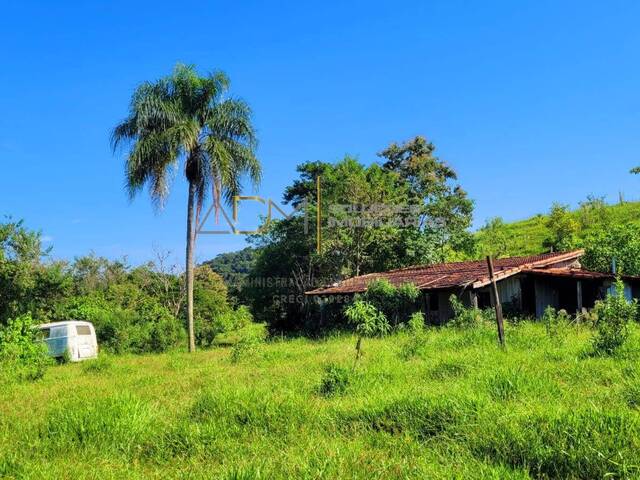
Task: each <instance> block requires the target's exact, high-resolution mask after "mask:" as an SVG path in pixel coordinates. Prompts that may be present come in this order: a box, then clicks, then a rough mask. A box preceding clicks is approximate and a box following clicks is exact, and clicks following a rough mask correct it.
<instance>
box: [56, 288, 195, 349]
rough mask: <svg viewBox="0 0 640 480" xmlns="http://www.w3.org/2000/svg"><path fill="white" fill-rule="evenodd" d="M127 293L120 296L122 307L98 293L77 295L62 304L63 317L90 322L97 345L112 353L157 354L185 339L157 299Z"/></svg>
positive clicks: (177, 324)
mask: <svg viewBox="0 0 640 480" xmlns="http://www.w3.org/2000/svg"><path fill="white" fill-rule="evenodd" d="M134 290H135V289H134ZM123 295H124V294H123ZM127 295H129V297H135V298H127V299H124V297H123V299H122V303H123V304H125V306H122V305H118V304H115V303H113V302H111V301H108V300H107V299H106V298H105V297H104V296H103V295H102V294H99V293H94V294H91V295H86V296H83V297H76V298H73V299H71V300H70V301H68V302H67V304H66V305H65V306H64V308H63V309H62V316H63V317H64V318H68V319H74V320H85V321H88V322H91V323H93V324H94V326H95V328H96V336H97V338H98V343H99V344H100V346H101V347H102V348H103V349H107V350H109V351H112V352H114V353H146V352H157V353H160V352H164V351H167V350H169V349H171V348H173V347H174V346H175V345H177V344H178V343H180V342H181V341H182V340H183V339H184V338H185V332H184V327H183V326H182V324H181V322H180V320H178V319H177V318H175V317H174V316H173V315H172V314H171V313H170V312H169V310H168V309H167V308H166V307H164V306H162V305H160V304H159V303H158V301H157V300H156V299H154V298H152V297H149V296H146V295H144V294H140V293H138V294H132V293H129V294H127Z"/></svg>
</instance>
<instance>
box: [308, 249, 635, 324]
mask: <svg viewBox="0 0 640 480" xmlns="http://www.w3.org/2000/svg"><path fill="white" fill-rule="evenodd" d="M583 254H584V251H583V250H574V251H570V252H559V253H545V254H541V255H533V256H527V257H511V258H500V259H497V260H494V270H495V278H496V281H497V285H498V294H499V297H500V302H501V304H502V306H503V308H504V309H505V310H507V311H512V312H513V311H515V312H519V313H521V314H524V315H529V316H535V317H540V316H542V313H543V312H544V309H545V308H546V307H547V306H548V305H551V306H553V307H554V308H556V309H565V310H566V311H567V312H569V313H574V312H580V311H582V310H583V309H584V308H587V309H588V308H591V307H593V306H594V303H595V301H596V300H597V299H600V298H604V296H605V295H606V292H607V290H608V289H610V288H611V285H612V283H613V281H614V279H615V277H614V275H613V274H611V273H601V272H592V271H588V270H585V269H583V268H582V267H581V265H580V257H581V256H582V255H583ZM382 278H385V279H387V280H389V282H391V283H392V284H394V285H400V284H403V283H413V284H415V285H416V286H417V287H418V288H419V289H420V290H421V292H422V299H421V301H422V307H423V310H424V312H425V314H426V318H427V320H428V321H429V322H430V323H436V324H441V323H444V322H446V321H447V320H448V319H449V318H451V316H452V313H453V312H452V310H451V306H450V304H449V297H450V296H451V294H455V295H457V296H458V297H459V298H460V299H461V300H462V301H463V303H465V305H467V306H472V305H473V306H477V307H479V308H487V307H490V306H491V305H492V303H491V295H490V291H491V289H490V283H491V281H490V279H489V270H488V266H487V263H486V261H484V260H478V261H469V262H454V263H440V264H434V265H422V266H412V267H406V268H400V269H396V270H390V271H388V272H382V273H370V274H367V275H360V276H358V277H352V278H348V279H346V280H343V281H341V282H338V283H335V284H333V285H330V286H326V287H323V288H318V289H315V290H312V291H309V292H306V294H307V295H316V296H320V297H321V298H328V297H331V296H334V295H352V294H355V293H358V292H364V291H365V290H366V289H367V285H368V284H369V283H370V282H372V281H374V280H376V279H382ZM623 280H624V282H625V295H626V296H627V297H628V298H631V297H634V298H638V297H640V278H638V277H629V276H623Z"/></svg>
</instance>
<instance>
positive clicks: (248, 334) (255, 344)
mask: <svg viewBox="0 0 640 480" xmlns="http://www.w3.org/2000/svg"><path fill="white" fill-rule="evenodd" d="M256 327H259V328H245V329H244V330H243V331H242V332H241V335H240V338H239V339H238V340H237V341H236V343H235V344H234V345H233V347H231V355H230V360H231V363H238V362H240V361H241V360H243V359H245V358H248V357H251V356H253V355H254V354H255V353H256V352H257V351H258V349H259V348H260V345H262V344H263V343H264V341H265V339H266V337H267V332H266V330H265V327H264V325H256Z"/></svg>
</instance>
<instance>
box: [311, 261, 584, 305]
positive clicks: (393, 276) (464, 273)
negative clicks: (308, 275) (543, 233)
mask: <svg viewBox="0 0 640 480" xmlns="http://www.w3.org/2000/svg"><path fill="white" fill-rule="evenodd" d="M583 253H584V251H583V250H573V251H571V252H558V253H544V254H541V255H531V256H527V257H510V258H499V259H497V260H494V262H493V265H494V270H495V276H496V279H497V280H501V279H503V278H506V277H509V276H511V275H515V274H516V273H519V272H521V271H523V270H527V269H534V268H537V269H540V268H544V267H547V266H559V265H563V264H564V265H566V264H568V263H571V262H573V261H575V260H576V259H578V258H579V257H580V256H581V255H582V254H583ZM382 278H386V279H387V280H389V282H391V283H392V284H393V285H401V284H403V283H413V284H415V285H416V286H417V287H418V288H420V289H421V290H430V289H439V288H450V287H462V286H467V285H470V286H473V287H474V288H479V287H482V286H484V285H487V284H488V283H489V270H488V267H487V262H486V260H474V261H470V262H453V263H437V264H434V265H415V266H412V267H405V268H399V269H396V270H389V271H388V272H381V273H369V274H367V275H360V276H359V277H352V278H348V279H346V280H342V281H341V282H338V283H335V284H333V285H330V286H326V287H322V288H317V289H315V290H311V291H309V292H306V294H307V295H333V294H342V293H356V292H364V291H365V290H366V289H367V286H368V285H369V283H371V282H372V281H374V280H378V279H382Z"/></svg>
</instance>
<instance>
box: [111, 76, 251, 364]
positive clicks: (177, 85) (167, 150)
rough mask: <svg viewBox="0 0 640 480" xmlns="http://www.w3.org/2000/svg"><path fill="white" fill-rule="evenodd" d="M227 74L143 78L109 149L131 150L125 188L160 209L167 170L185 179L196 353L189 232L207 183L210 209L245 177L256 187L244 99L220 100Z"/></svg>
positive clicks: (190, 311) (188, 280) (189, 255)
mask: <svg viewBox="0 0 640 480" xmlns="http://www.w3.org/2000/svg"><path fill="white" fill-rule="evenodd" d="M228 89H229V79H228V77H227V76H226V75H225V74H224V73H222V72H215V73H212V74H210V75H208V76H206V77H201V76H199V75H198V73H197V72H196V70H195V68H194V67H193V66H186V65H181V64H178V65H177V66H176V67H175V69H174V71H173V73H172V74H171V75H169V76H167V77H164V78H161V79H160V80H158V81H155V82H146V83H143V84H142V85H141V86H140V87H138V88H137V89H136V91H135V92H134V94H133V96H132V99H131V105H130V107H129V115H128V116H127V118H126V119H125V120H124V121H122V122H121V123H120V124H118V125H117V126H116V127H115V129H114V130H113V133H112V139H111V143H112V147H113V149H114V152H115V151H116V150H117V149H118V147H120V146H125V147H129V151H128V154H127V159H126V168H125V170H126V186H127V189H128V192H129V195H130V197H132V198H133V197H134V196H135V195H136V194H137V193H139V192H140V190H141V189H142V188H143V187H145V186H147V187H148V188H149V194H150V196H151V199H152V201H153V203H154V205H155V206H156V207H157V208H161V207H162V206H163V204H164V202H165V200H166V198H167V196H168V194H169V187H170V179H171V176H172V173H173V172H174V171H175V170H176V169H177V168H178V167H179V166H182V168H183V169H184V174H185V177H186V180H187V183H188V198H187V241H186V274H185V277H186V285H187V325H188V331H189V351H191V352H193V351H194V350H195V335H194V325H193V282H194V257H195V243H196V242H195V240H196V238H195V230H196V224H197V223H198V220H199V215H200V212H201V210H202V206H203V204H204V201H205V199H206V197H207V193H208V191H209V188H211V190H212V200H213V204H214V206H215V207H216V209H217V208H218V207H219V206H220V204H221V199H223V198H224V199H225V200H227V201H230V200H231V199H232V197H233V196H234V195H237V194H239V193H240V191H241V179H242V177H243V176H244V175H245V174H248V175H249V177H250V178H251V180H252V181H253V183H254V185H257V184H258V182H259V181H260V176H261V167H260V163H259V162H258V160H257V158H256V157H255V153H254V152H255V147H256V138H255V133H254V129H253V126H252V124H251V110H250V108H249V106H248V105H247V104H246V103H245V102H243V101H242V100H238V99H233V98H224V95H225V93H226V92H227V91H228Z"/></svg>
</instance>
